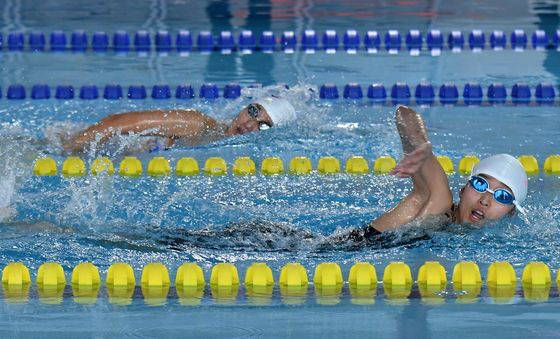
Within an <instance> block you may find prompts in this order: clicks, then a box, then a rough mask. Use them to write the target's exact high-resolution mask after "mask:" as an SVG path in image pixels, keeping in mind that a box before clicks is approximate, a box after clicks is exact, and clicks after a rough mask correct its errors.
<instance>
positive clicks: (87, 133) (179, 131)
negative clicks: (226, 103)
mask: <svg viewBox="0 0 560 339" xmlns="http://www.w3.org/2000/svg"><path fill="white" fill-rule="evenodd" d="M221 129H223V126H221V125H220V124H219V123H218V122H217V121H216V120H214V119H212V118H210V117H208V116H206V115H204V114H202V113H200V112H198V111H195V110H154V111H140V112H127V113H121V114H113V115H109V116H107V117H105V118H103V119H101V120H100V121H99V122H97V123H95V124H93V125H91V126H90V127H88V128H86V129H85V130H83V131H81V132H79V133H78V134H77V135H76V136H75V137H74V138H72V139H70V140H69V141H68V142H67V143H66V144H65V149H66V150H68V151H70V152H81V151H83V150H84V149H86V148H88V147H90V146H93V145H100V144H103V143H104V142H106V141H107V140H109V139H110V138H111V137H113V136H115V135H117V134H130V133H142V134H143V135H147V136H160V137H165V138H168V139H169V140H170V141H171V142H173V140H174V139H178V138H186V139H191V141H194V140H197V139H200V138H203V137H204V136H205V135H207V134H210V133H212V132H218V131H220V130H221ZM187 141H189V140H187Z"/></svg>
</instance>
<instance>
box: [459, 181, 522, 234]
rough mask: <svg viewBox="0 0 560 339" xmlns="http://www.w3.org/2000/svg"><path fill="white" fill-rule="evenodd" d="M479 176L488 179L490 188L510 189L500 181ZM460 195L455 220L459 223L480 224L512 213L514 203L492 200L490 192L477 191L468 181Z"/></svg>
mask: <svg viewBox="0 0 560 339" xmlns="http://www.w3.org/2000/svg"><path fill="white" fill-rule="evenodd" d="M480 176H481V177H484V178H485V179H486V180H488V183H489V184H490V189H491V190H496V189H498V188H505V189H507V190H508V191H510V192H511V189H510V188H509V187H508V186H506V185H505V184H504V183H502V182H501V181H499V180H497V179H494V178H493V177H491V176H489V175H485V174H480ZM460 197H461V200H460V201H459V212H458V215H457V222H458V223H461V224H465V223H467V224H474V225H477V226H479V225H480V226H482V225H483V224H484V223H485V222H486V221H488V220H496V219H500V218H502V217H504V216H506V215H508V214H510V215H511V214H513V213H514V209H515V206H514V205H504V204H501V203H499V202H497V201H496V200H494V197H493V196H492V193H490V192H484V193H479V192H477V191H476V190H475V189H474V188H472V186H471V185H470V184H469V183H467V184H466V185H465V186H464V187H463V188H462V189H461V193H460Z"/></svg>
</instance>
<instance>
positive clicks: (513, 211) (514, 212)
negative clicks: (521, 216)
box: [508, 206, 517, 217]
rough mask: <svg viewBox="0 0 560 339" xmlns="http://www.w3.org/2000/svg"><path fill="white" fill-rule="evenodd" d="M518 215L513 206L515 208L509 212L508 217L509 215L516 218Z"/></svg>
mask: <svg viewBox="0 0 560 339" xmlns="http://www.w3.org/2000/svg"><path fill="white" fill-rule="evenodd" d="M516 214H517V209H516V208H515V206H513V207H512V208H511V211H509V213H508V215H509V216H510V217H514V216H515V215H516Z"/></svg>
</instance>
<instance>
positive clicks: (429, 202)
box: [350, 106, 528, 241]
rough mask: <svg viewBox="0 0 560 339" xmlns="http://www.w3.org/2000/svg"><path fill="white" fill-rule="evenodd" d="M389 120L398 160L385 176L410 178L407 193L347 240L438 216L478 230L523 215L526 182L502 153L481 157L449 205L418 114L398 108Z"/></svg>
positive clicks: (516, 162)
mask: <svg viewBox="0 0 560 339" xmlns="http://www.w3.org/2000/svg"><path fill="white" fill-rule="evenodd" d="M395 119H396V125H397V129H398V131H399V135H400V137H401V143H402V147H403V151H404V157H403V159H402V160H401V161H400V162H399V164H398V165H397V166H396V167H395V168H394V169H393V170H392V171H391V172H390V174H392V175H394V176H396V177H399V178H411V179H412V186H413V189H412V192H410V193H409V194H408V195H407V196H406V197H405V198H404V199H403V200H402V201H401V202H400V203H399V204H398V205H397V206H395V207H394V208H392V209H391V210H389V211H387V212H385V213H384V214H383V215H382V216H380V217H379V218H377V219H375V220H374V221H373V222H371V223H370V224H369V225H368V226H366V227H365V228H363V229H358V230H353V231H352V232H351V233H350V237H351V238H353V239H354V240H358V241H359V240H363V239H368V238H371V237H372V236H375V235H380V234H381V233H382V232H385V231H394V230H398V229H399V228H401V227H402V226H404V225H406V224H409V223H411V222H412V221H414V220H422V219H423V218H427V217H429V216H441V217H443V220H444V223H446V224H448V223H454V224H472V225H474V226H477V227H480V226H482V225H483V224H484V223H485V222H487V221H489V220H496V219H500V218H502V217H504V216H507V215H509V216H512V215H514V214H515V210H516V209H517V210H518V211H519V212H521V213H523V214H525V211H524V209H523V208H522V207H521V204H522V203H523V201H524V200H525V198H526V197H527V186H528V181H527V175H526V173H525V169H524V168H523V166H522V165H521V163H520V162H519V160H517V159H516V158H514V157H512V156H511V155H508V154H497V155H493V156H490V157H488V158H485V159H482V160H481V161H480V162H479V163H478V164H476V166H474V168H473V170H472V173H471V175H470V177H469V179H468V182H467V183H466V184H465V186H463V187H462V188H461V190H460V192H459V197H460V200H459V202H458V203H457V204H454V203H453V195H452V193H451V189H450V188H449V181H448V179H447V175H446V174H445V172H444V170H443V168H442V167H441V165H440V164H439V162H438V160H437V158H436V157H435V156H434V154H433V153H432V145H431V144H430V142H429V140H428V135H427V131H426V127H425V126H424V121H423V120H422V118H421V117H420V115H419V114H418V113H416V112H415V111H413V110H412V109H410V108H408V107H406V106H399V107H398V108H397V111H396V114H395Z"/></svg>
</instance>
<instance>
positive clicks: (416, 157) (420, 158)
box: [389, 142, 432, 178]
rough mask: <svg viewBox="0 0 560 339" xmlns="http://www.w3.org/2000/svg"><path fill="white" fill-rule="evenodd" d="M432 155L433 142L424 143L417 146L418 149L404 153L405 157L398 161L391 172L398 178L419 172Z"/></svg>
mask: <svg viewBox="0 0 560 339" xmlns="http://www.w3.org/2000/svg"><path fill="white" fill-rule="evenodd" d="M430 155H432V144H431V143H429V142H426V143H423V144H421V145H419V146H417V147H416V149H415V150H414V151H412V152H410V153H408V154H405V155H404V158H403V159H402V160H401V161H400V162H399V163H398V165H397V166H395V168H393V170H392V171H391V172H389V174H391V175H394V176H396V177H398V178H408V177H411V176H412V175H414V174H416V173H418V172H419V171H420V168H421V167H422V165H423V164H424V163H425V162H426V159H428V157H429V156H430Z"/></svg>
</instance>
